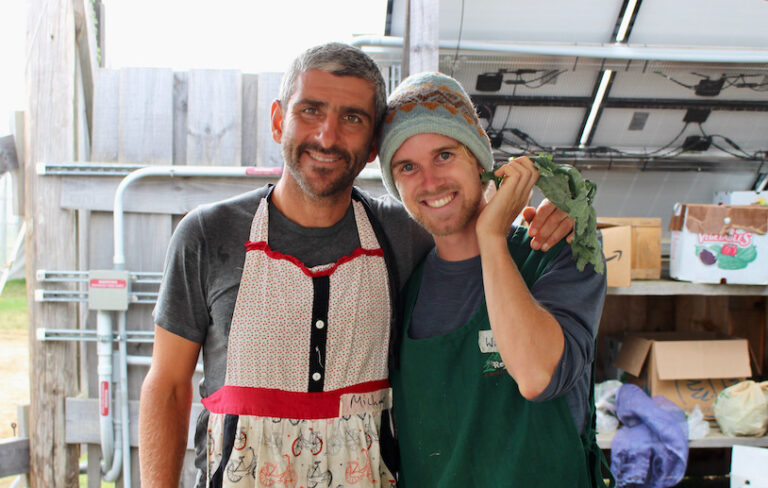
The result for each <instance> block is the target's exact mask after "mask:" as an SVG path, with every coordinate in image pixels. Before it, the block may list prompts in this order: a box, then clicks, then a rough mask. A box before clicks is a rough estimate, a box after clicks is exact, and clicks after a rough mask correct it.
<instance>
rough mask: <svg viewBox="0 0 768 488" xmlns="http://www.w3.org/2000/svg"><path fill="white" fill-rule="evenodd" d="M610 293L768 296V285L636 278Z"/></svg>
mask: <svg viewBox="0 0 768 488" xmlns="http://www.w3.org/2000/svg"><path fill="white" fill-rule="evenodd" d="M608 294H609V295H645V296H661V295H707V296H712V295H717V296H723V295H727V296H768V286H766V285H719V284H717V285H714V284H704V283H689V282H687V281H676V280H671V279H661V280H634V281H632V285H630V286H627V287H611V288H608Z"/></svg>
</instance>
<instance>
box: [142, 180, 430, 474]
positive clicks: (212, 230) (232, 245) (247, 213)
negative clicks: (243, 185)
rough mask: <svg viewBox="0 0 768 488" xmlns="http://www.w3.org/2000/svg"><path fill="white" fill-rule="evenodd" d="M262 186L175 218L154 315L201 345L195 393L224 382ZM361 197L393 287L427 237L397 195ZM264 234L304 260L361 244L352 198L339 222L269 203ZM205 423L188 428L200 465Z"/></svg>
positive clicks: (330, 256) (328, 257)
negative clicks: (389, 265) (391, 262)
mask: <svg viewBox="0 0 768 488" xmlns="http://www.w3.org/2000/svg"><path fill="white" fill-rule="evenodd" d="M268 192H269V188H268V187H264V188H260V189H258V190H254V191H252V192H248V193H245V194H243V195H239V196H236V197H234V198H231V199H229V200H225V201H222V202H217V203H213V204H209V205H203V206H201V207H198V208H196V209H195V210H193V211H192V212H190V213H189V214H188V215H186V216H185V217H184V218H183V219H182V220H181V221H180V222H179V225H178V226H177V227H176V230H175V231H174V233H173V236H172V237H171V242H170V244H169V247H168V252H167V255H166V262H165V272H164V276H163V281H162V284H161V286H160V293H159V296H158V300H157V305H156V306H155V310H154V313H153V316H154V320H155V323H156V324H157V325H159V326H160V327H162V328H164V329H166V330H168V331H170V332H172V333H174V334H177V335H179V336H181V337H183V338H185V339H188V340H190V341H193V342H197V343H199V344H202V346H203V365H204V379H203V380H202V381H201V382H200V386H199V391H200V396H202V397H207V396H209V395H211V394H213V393H214V392H216V391H217V390H218V389H219V388H221V387H222V386H223V385H224V379H225V375H226V361H227V357H226V356H227V344H228V336H229V328H230V324H231V322H232V315H233V312H234V307H235V301H236V300H237V293H238V291H239V287H240V278H241V275H242V271H243V263H244V262H245V251H246V249H245V243H246V242H247V241H248V237H249V234H250V228H251V222H252V221H253V216H254V214H255V213H256V209H257V208H258V205H259V202H260V201H261V199H262V198H263V197H265V196H266V195H267V194H268ZM361 193H362V192H361ZM363 196H364V197H365V198H366V200H367V201H368V202H369V204H370V208H371V213H372V214H373V215H374V218H375V219H376V220H377V221H378V224H379V225H380V226H381V228H382V229H383V232H384V234H385V236H386V238H387V240H388V241H389V243H390V245H391V249H392V252H393V254H394V258H395V262H396V269H397V274H398V281H397V288H396V289H397V290H400V289H401V288H402V287H403V285H404V284H405V281H406V280H407V279H408V276H410V274H411V271H412V270H413V268H414V267H415V266H416V264H417V263H418V262H419V261H420V260H421V259H422V258H423V257H424V255H425V254H426V253H427V252H428V251H429V249H430V248H432V247H433V246H434V242H433V240H432V237H431V236H430V235H429V234H428V233H426V231H424V230H423V229H422V228H421V227H420V226H419V225H418V224H417V223H416V222H414V221H413V220H412V219H411V218H410V216H409V215H408V214H407V213H406V211H405V209H404V208H403V206H402V205H401V204H400V203H399V202H397V201H396V200H394V199H392V198H391V197H389V196H384V197H381V198H376V199H373V198H370V197H367V196H366V195H365V194H363ZM268 240H269V245H270V248H272V249H273V250H275V251H278V252H281V253H283V254H289V255H292V256H294V257H296V258H298V259H299V260H301V261H302V262H303V263H304V264H306V265H307V266H310V267H311V266H315V265H317V264H325V263H332V262H335V261H337V260H338V259H339V258H341V257H344V256H347V255H349V254H350V253H351V252H352V251H354V250H355V249H356V248H357V247H359V246H360V240H359V237H358V233H357V224H356V223H355V219H354V212H353V210H352V207H351V205H350V208H349V210H348V211H347V213H346V214H345V216H344V217H343V218H342V219H341V220H340V221H339V222H337V223H336V224H334V225H333V226H331V227H325V228H307V227H302V226H300V225H297V224H296V223H294V222H292V221H290V220H289V219H287V218H286V217H284V216H283V215H281V214H280V212H279V211H278V210H277V209H276V208H275V207H274V205H270V214H269V238H268ZM380 244H381V243H380ZM207 422H208V415H207V411H205V410H203V413H202V414H201V416H200V418H198V420H197V430H196V434H195V446H196V452H197V459H196V463H195V464H196V465H197V466H198V467H200V468H202V467H203V466H204V465H205V451H204V446H205V439H206V425H207Z"/></svg>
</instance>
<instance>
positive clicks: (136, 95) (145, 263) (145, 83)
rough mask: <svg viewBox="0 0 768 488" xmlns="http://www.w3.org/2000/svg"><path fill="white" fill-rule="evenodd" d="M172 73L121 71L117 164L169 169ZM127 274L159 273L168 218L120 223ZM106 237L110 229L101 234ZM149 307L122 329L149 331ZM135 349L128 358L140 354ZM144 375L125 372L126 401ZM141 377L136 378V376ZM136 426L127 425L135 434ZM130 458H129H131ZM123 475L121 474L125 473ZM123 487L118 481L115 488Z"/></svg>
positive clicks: (138, 309) (135, 475)
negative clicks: (122, 231)
mask: <svg viewBox="0 0 768 488" xmlns="http://www.w3.org/2000/svg"><path fill="white" fill-rule="evenodd" d="M173 82H174V77H173V72H172V71H171V70H170V69H139V68H128V69H123V70H121V71H120V113H119V124H120V125H119V134H118V161H120V162H121V163H139V162H148V163H149V164H157V165H168V164H171V163H172V162H173V130H174V129H173ZM123 223H124V225H125V228H124V237H125V240H124V247H125V251H126V252H125V258H126V265H125V267H126V269H129V270H131V271H157V270H158V269H162V262H163V259H164V257H165V250H166V248H167V246H168V240H169V239H170V234H171V217H170V215H149V214H128V215H125V218H124V221H123ZM107 233H109V234H111V233H112V229H109V230H108V231H107V230H105V231H103V234H102V235H104V234H107ZM150 312H151V308H149V307H147V306H146V305H143V306H134V305H131V306H130V307H129V308H128V311H127V313H126V329H127V330H152V329H153V324H152V317H151V313H150ZM139 351H140V348H139V347H138V346H137V345H136V344H129V345H128V354H137V353H139ZM144 373H145V371H144V370H142V371H137V370H136V369H134V368H129V370H128V379H127V381H128V384H129V386H130V385H134V388H133V389H132V388H130V387H129V389H128V398H129V399H136V398H139V389H138V387H136V386H135V385H138V384H140V383H141V380H142V379H143V377H144ZM139 374H140V377H137V375H139ZM136 427H137V425H136V423H135V422H133V423H131V426H130V428H131V430H135V429H136ZM133 457H134V456H133V455H132V456H131V458H133ZM124 475H125V473H124ZM131 478H132V480H138V479H139V466H138V463H132V464H131ZM121 485H122V480H119V481H118V483H117V487H118V488H119V487H120V486H121Z"/></svg>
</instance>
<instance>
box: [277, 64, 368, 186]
mask: <svg viewBox="0 0 768 488" xmlns="http://www.w3.org/2000/svg"><path fill="white" fill-rule="evenodd" d="M374 126H375V121H374V89H373V86H372V85H371V83H370V82H368V81H366V80H364V79H362V78H357V77H354V76H337V75H334V74H331V73H328V72H325V71H320V70H309V71H306V72H304V73H302V74H301V75H299V77H298V79H297V83H296V89H295V90H294V92H293V94H292V95H291V97H290V99H289V100H288V102H287V106H286V107H283V106H281V105H280V104H279V103H278V104H277V105H276V106H273V113H272V131H273V137H274V139H275V141H277V142H278V143H280V144H282V153H283V159H284V160H285V170H286V171H287V172H288V173H289V175H290V177H292V179H294V180H295V181H296V183H297V184H298V185H299V186H300V187H301V188H302V190H304V192H306V193H307V194H309V195H311V196H314V197H320V198H322V197H328V196H334V195H337V194H339V193H342V192H344V191H347V190H349V188H350V187H351V186H352V184H353V182H354V179H355V178H356V177H357V175H358V174H359V173H360V171H361V170H362V169H363V168H364V167H365V165H366V163H368V162H370V161H373V159H374V158H375V157H376V150H375V147H374V146H373V145H372V141H373V131H374Z"/></svg>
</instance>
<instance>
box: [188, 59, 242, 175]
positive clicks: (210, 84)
mask: <svg viewBox="0 0 768 488" xmlns="http://www.w3.org/2000/svg"><path fill="white" fill-rule="evenodd" d="M187 89H188V102H187V110H188V111H187V163H188V164H195V165H211V166H240V162H241V160H242V149H241V148H242V127H243V107H242V99H243V91H242V76H241V74H240V72H239V71H236V70H192V71H190V72H189V82H188V88H187Z"/></svg>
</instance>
